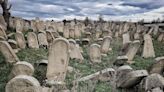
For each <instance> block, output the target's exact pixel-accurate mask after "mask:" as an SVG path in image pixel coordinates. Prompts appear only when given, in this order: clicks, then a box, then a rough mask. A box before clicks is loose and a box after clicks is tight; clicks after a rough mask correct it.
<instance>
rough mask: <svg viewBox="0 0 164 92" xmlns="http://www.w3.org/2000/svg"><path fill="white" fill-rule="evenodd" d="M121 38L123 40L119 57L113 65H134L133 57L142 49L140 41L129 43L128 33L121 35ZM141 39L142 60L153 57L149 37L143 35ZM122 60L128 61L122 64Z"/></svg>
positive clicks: (151, 43) (153, 53)
mask: <svg viewBox="0 0 164 92" xmlns="http://www.w3.org/2000/svg"><path fill="white" fill-rule="evenodd" d="M122 38H123V44H122V48H121V51H120V56H119V57H118V58H117V60H116V62H115V64H123V63H130V64H131V63H134V62H133V59H134V57H135V55H136V54H137V53H138V52H139V50H140V49H142V41H141V40H134V41H131V40H130V38H129V34H128V33H126V34H123V37H122ZM143 38H144V40H143V50H141V51H142V57H144V58H150V57H155V51H154V46H153V42H152V37H151V35H149V34H145V35H144V37H143ZM120 60H122V61H120ZM124 60H128V61H127V62H124Z"/></svg>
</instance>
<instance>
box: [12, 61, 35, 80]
mask: <svg viewBox="0 0 164 92" xmlns="http://www.w3.org/2000/svg"><path fill="white" fill-rule="evenodd" d="M33 73H34V67H33V66H32V65H31V64H30V63H28V62H25V61H22V62H17V63H16V64H14V66H13V68H12V71H11V78H14V77H15V76H18V75H29V76H32V75H33Z"/></svg>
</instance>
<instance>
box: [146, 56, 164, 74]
mask: <svg viewBox="0 0 164 92" xmlns="http://www.w3.org/2000/svg"><path fill="white" fill-rule="evenodd" d="M149 72H150V74H153V73H158V74H161V75H162V74H163V72H164V57H157V58H155V62H154V63H153V64H152V65H151V67H150V70H149Z"/></svg>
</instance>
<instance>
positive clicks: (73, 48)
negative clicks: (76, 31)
mask: <svg viewBox="0 0 164 92" xmlns="http://www.w3.org/2000/svg"><path fill="white" fill-rule="evenodd" d="M69 43H70V58H71V59H77V60H80V62H82V60H83V59H84V58H83V56H82V54H81V51H80V48H79V45H78V44H76V41H75V40H73V39H70V40H69Z"/></svg>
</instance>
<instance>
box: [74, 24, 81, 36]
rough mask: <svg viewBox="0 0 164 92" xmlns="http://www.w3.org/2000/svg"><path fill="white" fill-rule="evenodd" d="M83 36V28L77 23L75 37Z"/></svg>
mask: <svg viewBox="0 0 164 92" xmlns="http://www.w3.org/2000/svg"><path fill="white" fill-rule="evenodd" d="M80 37H81V30H80V28H79V27H78V25H75V38H80Z"/></svg>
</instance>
